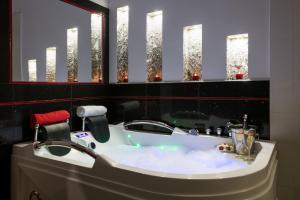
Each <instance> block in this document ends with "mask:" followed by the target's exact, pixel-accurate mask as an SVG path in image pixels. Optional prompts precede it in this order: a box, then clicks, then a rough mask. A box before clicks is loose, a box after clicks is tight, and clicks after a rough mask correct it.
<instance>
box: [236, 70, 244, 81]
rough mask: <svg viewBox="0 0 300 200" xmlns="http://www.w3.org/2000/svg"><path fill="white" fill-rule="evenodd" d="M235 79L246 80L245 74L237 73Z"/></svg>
mask: <svg viewBox="0 0 300 200" xmlns="http://www.w3.org/2000/svg"><path fill="white" fill-rule="evenodd" d="M235 78H236V79H237V80H242V79H243V78H244V74H243V73H240V72H239V73H237V74H236V75H235Z"/></svg>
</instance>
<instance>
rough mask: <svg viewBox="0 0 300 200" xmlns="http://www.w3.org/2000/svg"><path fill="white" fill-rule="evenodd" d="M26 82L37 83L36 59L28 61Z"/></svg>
mask: <svg viewBox="0 0 300 200" xmlns="http://www.w3.org/2000/svg"><path fill="white" fill-rule="evenodd" d="M28 80H29V81H33V82H35V81H37V73H36V59H33V60H28Z"/></svg>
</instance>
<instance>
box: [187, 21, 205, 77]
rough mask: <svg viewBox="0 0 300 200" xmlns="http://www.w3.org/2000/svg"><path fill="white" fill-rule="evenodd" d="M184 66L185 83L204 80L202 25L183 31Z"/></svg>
mask: <svg viewBox="0 0 300 200" xmlns="http://www.w3.org/2000/svg"><path fill="white" fill-rule="evenodd" d="M183 64H184V68H183V69H184V76H183V80H184V81H192V80H194V81H197V80H201V79H202V25H194V26H187V27H185V28H184V30H183Z"/></svg>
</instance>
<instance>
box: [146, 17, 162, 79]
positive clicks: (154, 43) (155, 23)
mask: <svg viewBox="0 0 300 200" xmlns="http://www.w3.org/2000/svg"><path fill="white" fill-rule="evenodd" d="M162 25H163V12H162V11H156V12H152V13H148V14H147V81H149V82H153V81H161V80H162V39H163V38H162V29H163V26H162Z"/></svg>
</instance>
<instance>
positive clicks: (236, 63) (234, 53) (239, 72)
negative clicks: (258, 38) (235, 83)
mask: <svg viewBox="0 0 300 200" xmlns="http://www.w3.org/2000/svg"><path fill="white" fill-rule="evenodd" d="M248 42H249V37H248V34H238V35H231V36H228V37H227V79H228V80H239V79H241V80H243V79H248V51H249V50H248V49H249V47H248Z"/></svg>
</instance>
